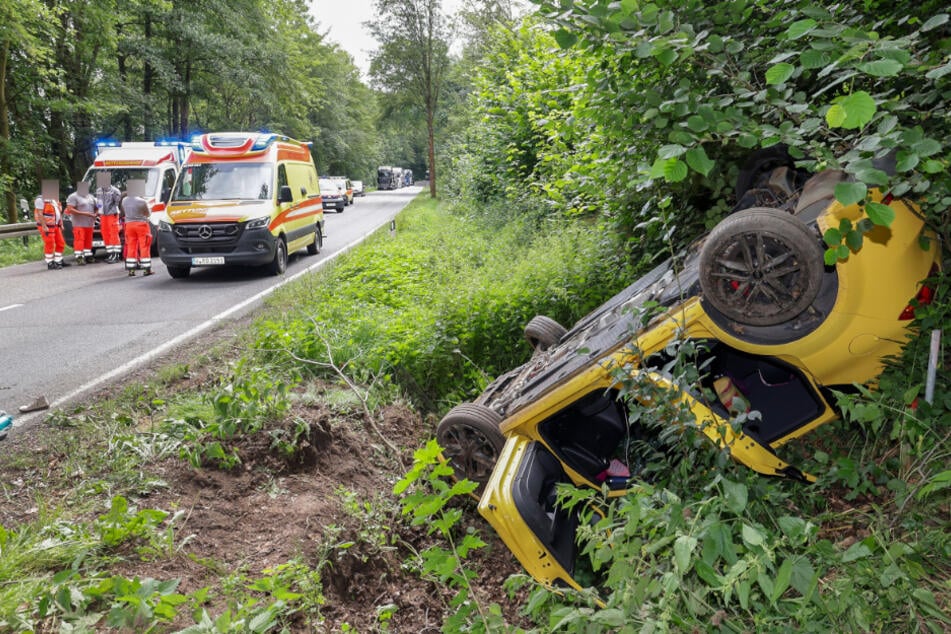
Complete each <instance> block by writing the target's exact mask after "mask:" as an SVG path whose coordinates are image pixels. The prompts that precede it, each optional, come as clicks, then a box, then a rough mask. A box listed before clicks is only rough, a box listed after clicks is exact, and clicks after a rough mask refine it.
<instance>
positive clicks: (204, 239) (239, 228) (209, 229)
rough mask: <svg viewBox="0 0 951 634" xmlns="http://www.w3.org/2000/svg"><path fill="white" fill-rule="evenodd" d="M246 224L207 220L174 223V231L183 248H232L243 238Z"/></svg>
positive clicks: (204, 250)
mask: <svg viewBox="0 0 951 634" xmlns="http://www.w3.org/2000/svg"><path fill="white" fill-rule="evenodd" d="M243 228H244V225H242V224H239V223H236V222H207V223H202V224H181V225H174V228H173V229H172V231H174V233H175V237H176V238H177V240H178V243H179V245H180V246H181V247H182V248H183V249H186V250H188V249H193V248H194V249H198V251H202V252H206V251H211V250H216V251H217V250H219V249H231V248H233V247H234V246H235V245H236V244H237V243H238V240H239V239H240V238H241V234H242V233H243Z"/></svg>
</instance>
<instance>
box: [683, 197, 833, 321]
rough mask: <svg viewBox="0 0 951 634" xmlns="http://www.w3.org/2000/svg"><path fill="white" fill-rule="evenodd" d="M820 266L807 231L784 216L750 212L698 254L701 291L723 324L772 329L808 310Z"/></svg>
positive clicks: (729, 221)
mask: <svg viewBox="0 0 951 634" xmlns="http://www.w3.org/2000/svg"><path fill="white" fill-rule="evenodd" d="M823 266H824V265H823V259H822V246H821V245H820V243H819V239H818V237H817V236H816V235H815V233H814V232H813V230H812V229H810V228H809V227H807V226H806V225H805V224H804V223H803V222H802V221H801V220H799V219H798V218H796V217H794V216H791V215H790V214H788V213H786V212H784V211H780V210H778V209H770V208H767V207H753V208H751V209H744V210H742V211H738V212H736V213H735V214H733V215H732V216H729V217H727V218H726V219H725V220H723V221H722V222H720V224H718V225H717V226H716V228H715V229H714V230H713V231H711V232H710V235H709V236H708V237H707V239H706V241H705V242H704V244H703V247H702V248H701V251H700V287H701V289H702V291H703V296H704V298H705V299H706V300H707V301H708V302H709V303H710V304H711V305H712V306H713V307H714V308H715V309H717V310H718V311H720V312H721V313H723V315H724V316H726V317H727V318H728V319H731V320H733V321H735V322H737V323H740V324H745V325H749V326H773V325H776V324H781V323H783V322H785V321H789V320H790V319H793V318H794V317H796V316H797V315H799V314H800V313H802V312H803V311H804V310H806V309H807V308H808V307H809V305H810V304H812V302H813V300H814V299H815V298H816V295H817V294H818V293H819V289H820V287H821V285H822V274H823Z"/></svg>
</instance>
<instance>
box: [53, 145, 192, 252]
mask: <svg viewBox="0 0 951 634" xmlns="http://www.w3.org/2000/svg"><path fill="white" fill-rule="evenodd" d="M187 151H188V144H187V143H184V142H181V141H127V142H119V141H99V142H97V143H96V156H95V158H94V159H93V164H92V165H90V166H89V169H88V170H86V175H85V176H83V181H85V182H87V183H89V191H91V192H95V191H96V175H97V174H100V173H102V172H109V173H110V174H111V178H112V184H113V185H115V186H116V187H118V188H119V191H121V192H122V193H123V194H124V193H125V184H126V183H127V182H128V181H130V180H144V181H145V199H146V200H147V201H148V203H149V207H150V208H151V209H152V217H151V221H152V237H153V242H154V238H155V235H156V232H157V230H158V224H159V222H160V221H161V220H162V219H163V218H164V217H165V205H166V203H167V202H168V198H169V196H170V195H171V193H172V187H173V186H174V185H175V179H176V178H177V177H178V172H179V170H180V169H181V166H182V163H183V162H184V159H185V155H186V153H187ZM67 218H68V217H67ZM64 229H65V232H64V233H65V234H66V238H67V242H68V243H69V245H70V246H72V231H71V226H70V227H64ZM92 246H93V249H99V248H102V247H103V246H105V245H104V244H103V241H102V235H101V234H100V233H99V227H98V222H97V226H96V230H95V232H94V234H93V243H92ZM153 255H157V253H155V250H154V248H153Z"/></svg>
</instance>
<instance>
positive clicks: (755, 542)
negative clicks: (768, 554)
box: [743, 524, 766, 546]
mask: <svg viewBox="0 0 951 634" xmlns="http://www.w3.org/2000/svg"><path fill="white" fill-rule="evenodd" d="M743 541H744V542H745V543H746V544H747V545H749V546H762V545H763V542H764V541H766V538H765V537H763V533H762V532H760V530H759V529H758V528H754V527H753V526H750V525H749V524H743Z"/></svg>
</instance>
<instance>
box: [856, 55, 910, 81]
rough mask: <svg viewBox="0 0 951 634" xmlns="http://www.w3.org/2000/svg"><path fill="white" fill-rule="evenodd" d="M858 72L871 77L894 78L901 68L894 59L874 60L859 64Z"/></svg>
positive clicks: (899, 63)
mask: <svg viewBox="0 0 951 634" xmlns="http://www.w3.org/2000/svg"><path fill="white" fill-rule="evenodd" d="M858 68H859V70H860V71H862V72H863V73H865V74H866V75H871V76H872V77H894V76H895V75H897V74H898V73H900V72H901V69H902V68H903V66H902V64H901V62H899V61H896V60H894V59H876V60H873V61H871V62H865V63H863V64H859V66H858Z"/></svg>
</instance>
